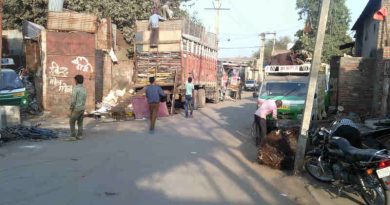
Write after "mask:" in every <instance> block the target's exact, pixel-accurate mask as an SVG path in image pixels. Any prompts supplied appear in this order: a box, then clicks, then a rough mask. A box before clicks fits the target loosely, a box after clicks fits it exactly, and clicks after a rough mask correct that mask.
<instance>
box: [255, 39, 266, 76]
mask: <svg viewBox="0 0 390 205" xmlns="http://www.w3.org/2000/svg"><path fill="white" fill-rule="evenodd" d="M264 52H265V33H261V34H260V51H259V59H258V60H257V69H258V70H259V78H260V79H259V81H260V82H263V79H264V72H263V66H264Z"/></svg>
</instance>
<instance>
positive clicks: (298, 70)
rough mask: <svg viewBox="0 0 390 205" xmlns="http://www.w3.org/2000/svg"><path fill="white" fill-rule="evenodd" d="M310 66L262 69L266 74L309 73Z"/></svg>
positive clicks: (267, 67) (278, 66)
mask: <svg viewBox="0 0 390 205" xmlns="http://www.w3.org/2000/svg"><path fill="white" fill-rule="evenodd" d="M310 66H311V65H271V66H266V67H265V68H264V70H265V72H266V73H310Z"/></svg>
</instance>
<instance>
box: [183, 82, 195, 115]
mask: <svg viewBox="0 0 390 205" xmlns="http://www.w3.org/2000/svg"><path fill="white" fill-rule="evenodd" d="M194 90H195V86H194V84H193V83H192V78H191V77H189V78H188V82H187V83H186V96H185V103H184V110H185V112H186V118H188V107H189V106H190V107H191V108H190V110H191V112H190V117H192V113H193V111H194V100H193V96H194Z"/></svg>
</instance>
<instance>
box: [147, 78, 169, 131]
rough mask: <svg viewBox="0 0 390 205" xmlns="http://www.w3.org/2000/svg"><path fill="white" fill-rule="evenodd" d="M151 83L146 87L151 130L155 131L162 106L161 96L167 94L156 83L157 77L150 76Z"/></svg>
mask: <svg viewBox="0 0 390 205" xmlns="http://www.w3.org/2000/svg"><path fill="white" fill-rule="evenodd" d="M149 83H150V85H149V86H148V87H146V98H147V99H148V103H149V110H150V131H151V132H153V131H154V127H155V124H156V120H157V115H158V108H159V107H160V97H164V96H165V94H164V92H163V90H162V89H161V87H160V86H158V85H155V78H154V77H150V78H149Z"/></svg>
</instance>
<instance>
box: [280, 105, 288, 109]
mask: <svg viewBox="0 0 390 205" xmlns="http://www.w3.org/2000/svg"><path fill="white" fill-rule="evenodd" d="M280 109H282V110H288V109H290V107H289V106H287V105H282V107H281V108H280Z"/></svg>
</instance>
